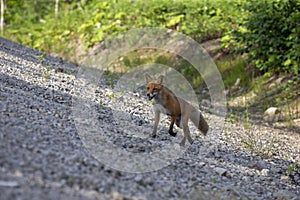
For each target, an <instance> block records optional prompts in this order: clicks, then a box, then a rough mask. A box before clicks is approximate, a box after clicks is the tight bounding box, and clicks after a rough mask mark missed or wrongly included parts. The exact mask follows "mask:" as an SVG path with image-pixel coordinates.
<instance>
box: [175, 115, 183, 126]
mask: <svg viewBox="0 0 300 200" xmlns="http://www.w3.org/2000/svg"><path fill="white" fill-rule="evenodd" d="M180 121H181V115H180V116H178V117H176V121H175V123H176V126H177V127H179V128H182V127H180Z"/></svg>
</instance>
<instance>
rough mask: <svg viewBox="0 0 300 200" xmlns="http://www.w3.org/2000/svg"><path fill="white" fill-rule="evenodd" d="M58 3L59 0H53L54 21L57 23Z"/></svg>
mask: <svg viewBox="0 0 300 200" xmlns="http://www.w3.org/2000/svg"><path fill="white" fill-rule="evenodd" d="M58 3H59V0H55V22H56V23H57V15H58Z"/></svg>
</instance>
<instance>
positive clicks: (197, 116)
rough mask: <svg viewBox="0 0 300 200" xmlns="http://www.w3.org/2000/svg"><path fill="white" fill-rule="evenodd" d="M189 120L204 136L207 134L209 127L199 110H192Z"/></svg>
mask: <svg viewBox="0 0 300 200" xmlns="http://www.w3.org/2000/svg"><path fill="white" fill-rule="evenodd" d="M190 119H191V121H192V122H193V123H194V124H195V126H196V127H197V128H198V129H199V130H200V131H201V132H202V133H203V134H204V135H206V134H207V132H208V128H209V127H208V124H207V122H206V121H205V119H204V117H203V115H202V113H201V112H200V110H194V111H193V112H192V114H191V117H190Z"/></svg>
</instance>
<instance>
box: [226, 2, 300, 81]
mask: <svg viewBox="0 0 300 200" xmlns="http://www.w3.org/2000/svg"><path fill="white" fill-rule="evenodd" d="M245 8H246V9H247V11H248V12H249V15H248V17H246V19H245V20H243V21H242V23H241V27H240V28H239V29H238V30H237V31H236V32H234V33H233V36H234V37H235V38H234V39H235V42H237V43H238V45H239V46H238V50H239V52H241V53H248V55H249V61H251V62H252V61H253V62H254V63H255V65H256V66H257V68H258V69H259V70H261V71H264V72H266V71H275V72H278V71H289V72H292V73H294V74H295V75H297V74H298V73H299V70H300V67H299V63H300V26H299V24H300V1H299V0H268V1H254V0H252V1H249V2H248V3H247V4H246V7H245ZM223 39H224V40H226V39H227V41H228V38H223Z"/></svg>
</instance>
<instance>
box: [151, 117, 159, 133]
mask: <svg viewBox="0 0 300 200" xmlns="http://www.w3.org/2000/svg"><path fill="white" fill-rule="evenodd" d="M159 118H160V112H158V111H155V117H154V126H153V131H152V135H151V136H152V137H156V132H157V126H158V123H159Z"/></svg>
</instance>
